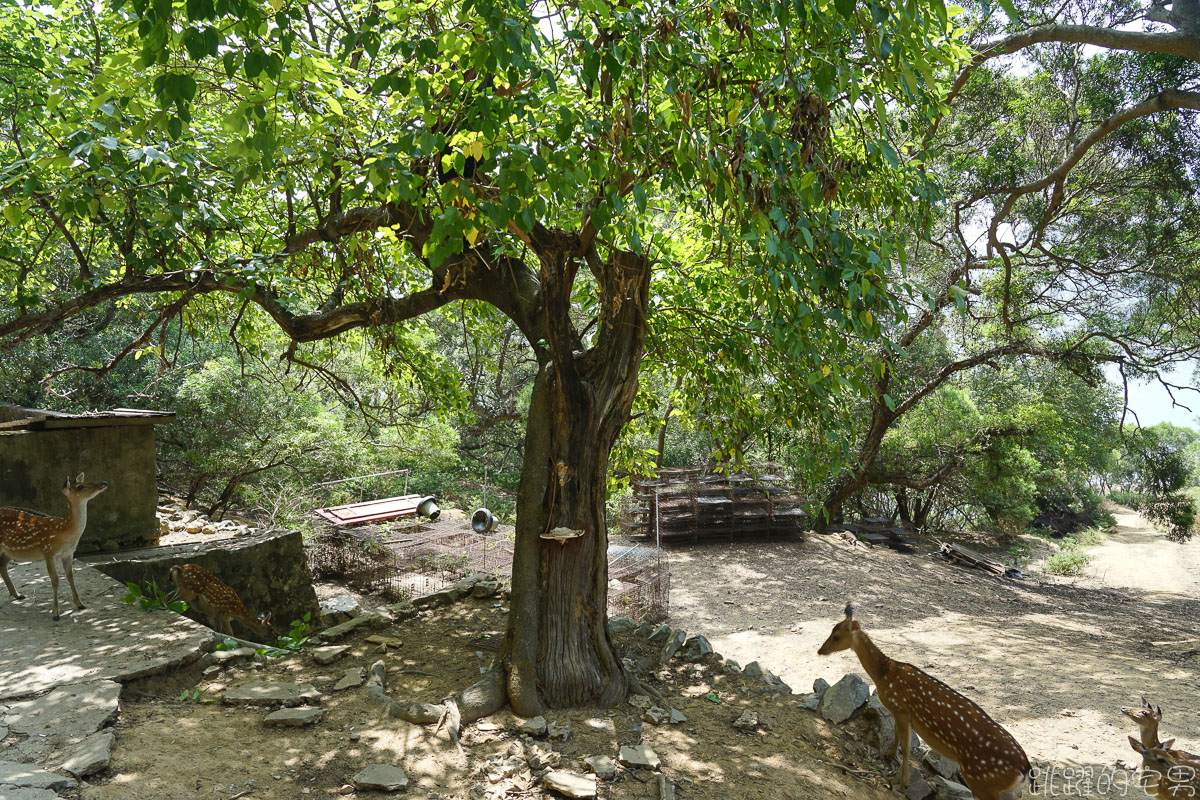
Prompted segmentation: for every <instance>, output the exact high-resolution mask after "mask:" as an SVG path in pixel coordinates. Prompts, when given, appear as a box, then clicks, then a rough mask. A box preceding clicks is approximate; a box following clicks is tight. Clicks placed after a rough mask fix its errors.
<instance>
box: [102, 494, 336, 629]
mask: <svg viewBox="0 0 1200 800" xmlns="http://www.w3.org/2000/svg"><path fill="white" fill-rule="evenodd" d="M101 497H103V495H101ZM84 560H85V561H87V562H88V563H89V564H92V565H93V566H95V567H96V568H97V569H99V570H100V571H101V572H103V573H104V574H105V575H108V576H109V577H110V578H114V579H116V580H118V581H121V582H122V583H124V582H126V581H133V582H134V583H136V584H138V585H139V586H143V587H144V586H146V585H147V584H149V582H150V580H151V579H154V581H156V582H157V583H158V586H159V588H160V589H163V590H164V591H170V590H174V588H175V587H174V584H172V583H171V567H173V566H175V565H176V564H199V565H200V566H202V567H204V568H205V569H206V570H208V571H209V572H211V573H213V574H214V575H216V576H217V577H218V578H220V579H221V580H222V581H223V582H224V583H226V584H228V585H229V586H231V587H233V590H234V591H235V592H237V593H238V596H239V597H240V598H242V602H243V603H245V604H246V607H247V608H248V609H250V611H251V613H253V614H255V615H258V614H260V613H262V612H264V611H269V612H271V623H272V626H273V627H274V628H275V631H276V632H277V633H287V631H288V625H289V624H290V623H291V621H292V620H297V619H301V618H302V617H303V616H304V614H305V613H306V612H311V613H312V618H313V620H316V619H317V618H318V617H319V616H320V614H321V608H320V604H319V603H318V601H317V593H316V592H315V591H314V590H313V586H312V574H311V573H310V572H309V569H308V558H307V556H306V555H305V553H304V542H303V540H302V539H301V537H300V532H299V531H266V532H264V533H259V534H253V535H249V536H237V537H234V538H231V539H219V540H217V541H214V542H204V543H203V544H186V545H175V546H172V547H155V548H150V549H146V550H136V551H131V552H124V553H119V554H112V555H99V556H92V557H89V558H87V559H84ZM188 616H189V617H192V618H193V619H195V620H197V621H199V622H201V623H203V624H205V625H209V626H211V625H213V624H214V623H213V621H212V620H210V619H208V618H207V617H206V616H204V615H203V614H200V613H198V612H195V611H188ZM233 633H234V635H235V636H243V637H247V638H250V639H253V638H254V636H253V634H251V633H250V632H249V631H247V630H246V629H245V628H243V627H242V626H241V624H240V623H238V622H234V623H233Z"/></svg>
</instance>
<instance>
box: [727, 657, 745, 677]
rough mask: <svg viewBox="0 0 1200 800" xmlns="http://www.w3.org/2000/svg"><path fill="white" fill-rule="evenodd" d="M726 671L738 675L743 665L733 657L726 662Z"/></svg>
mask: <svg viewBox="0 0 1200 800" xmlns="http://www.w3.org/2000/svg"><path fill="white" fill-rule="evenodd" d="M725 671H726V672H728V673H729V674H730V675H736V674H738V673H739V672H741V671H742V665H741V664H739V663H738V662H737V661H735V660H734V659H732V658H731V659H729V660H727V661H726V662H725Z"/></svg>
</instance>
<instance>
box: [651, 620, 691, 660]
mask: <svg viewBox="0 0 1200 800" xmlns="http://www.w3.org/2000/svg"><path fill="white" fill-rule="evenodd" d="M685 641H687V631H685V630H683V629H682V628H677V629H676V630H673V631H671V635H670V636H668V637H667V643H666V644H664V645H663V649H662V652H661V653H659V655H658V661H659V663H660V664H665V663H667V662H668V661H670V660H671V659H672V658H674V657H675V654H676V653H678V652H679V648H681V647H683V643H684V642H685Z"/></svg>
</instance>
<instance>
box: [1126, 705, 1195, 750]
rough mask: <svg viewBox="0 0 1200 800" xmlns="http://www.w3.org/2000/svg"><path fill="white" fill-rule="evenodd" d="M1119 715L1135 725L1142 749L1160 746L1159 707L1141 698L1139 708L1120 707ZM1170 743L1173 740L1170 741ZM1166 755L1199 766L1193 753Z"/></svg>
mask: <svg viewBox="0 0 1200 800" xmlns="http://www.w3.org/2000/svg"><path fill="white" fill-rule="evenodd" d="M1121 713H1122V714H1124V715H1125V716H1127V717H1129V718H1130V719H1131V720H1133V721H1134V722H1136V723H1137V726H1138V730H1139V731H1140V738H1141V741H1142V746H1143V747H1145V748H1155V747H1158V746H1159V744H1161V741H1160V740H1159V738H1158V724H1159V723H1160V722H1162V708H1161V707H1160V706H1152V705H1150V703H1149V702H1147V700H1146V698H1145V697H1143V698H1142V705H1141V706H1140V707H1138V708H1130V707H1128V706H1121ZM1171 741H1175V740H1174V739H1172V740H1171ZM1168 755H1170V756H1172V757H1173V758H1175V759H1177V760H1179V761H1187V762H1194V763H1195V764H1196V765H1198V766H1200V756H1198V755H1196V754H1195V753H1189V752H1187V751H1186V750H1171V751H1170V752H1169V753H1168Z"/></svg>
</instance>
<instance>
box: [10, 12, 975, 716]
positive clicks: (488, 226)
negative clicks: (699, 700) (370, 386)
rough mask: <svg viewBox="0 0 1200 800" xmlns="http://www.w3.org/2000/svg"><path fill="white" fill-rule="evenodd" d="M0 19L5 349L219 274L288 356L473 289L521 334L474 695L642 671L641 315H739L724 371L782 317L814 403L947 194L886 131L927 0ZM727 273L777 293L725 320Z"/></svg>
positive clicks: (617, 691)
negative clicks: (637, 440)
mask: <svg viewBox="0 0 1200 800" xmlns="http://www.w3.org/2000/svg"><path fill="white" fill-rule="evenodd" d="M0 24H2V25H3V31H2V33H3V36H0V42H3V44H2V45H0V46H2V47H3V49H4V50H3V54H2V58H3V64H4V73H5V79H4V80H3V82H0V111H2V113H3V115H4V117H5V119H6V122H7V124H6V125H5V126H3V133H2V134H0V136H2V137H3V138H2V140H0V148H2V152H3V167H2V168H0V187H3V189H2V190H0V191H2V192H3V202H4V208H3V214H4V219H5V220H6V223H7V224H6V230H5V236H4V237H3V242H2V243H0V270H2V275H3V280H4V287H5V291H6V295H7V298H6V299H7V300H8V304H7V307H6V308H5V309H4V310H3V311H0V314H2V315H3V316H2V317H0V340H3V341H4V346H5V347H6V348H11V347H13V346H14V345H17V344H19V343H20V342H22V341H24V340H26V339H28V338H29V337H32V336H36V335H38V334H42V333H45V332H47V331H52V330H54V329H55V327H56V326H58V325H60V324H62V323H63V322H64V321H65V320H67V319H69V318H71V317H72V316H75V315H78V314H80V313H84V312H86V311H87V310H88V309H92V308H96V307H99V306H102V305H103V304H105V303H108V302H112V301H124V300H126V299H128V298H132V297H136V296H157V297H160V298H161V304H160V305H156V306H155V308H154V309H153V311H152V312H151V314H150V317H149V319H148V321H147V324H148V330H151V329H157V328H159V327H161V326H162V325H163V324H165V323H166V322H169V321H170V320H172V319H174V318H175V317H176V316H178V315H179V313H180V312H181V310H182V309H183V308H185V307H186V306H187V305H188V304H190V303H192V302H194V301H196V299H197V298H201V297H204V296H221V297H225V298H226V299H227V300H228V301H229V306H228V308H229V311H228V319H229V320H231V328H232V330H233V331H234V333H235V334H236V333H237V331H238V330H239V329H240V327H241V326H242V325H243V324H257V319H258V318H257V315H253V314H252V313H251V311H250V310H249V309H250V307H257V308H258V309H261V311H262V312H263V313H264V314H265V315H267V316H268V317H269V318H270V319H271V321H272V322H273V323H274V324H275V325H276V326H278V328H279V329H280V330H281V331H282V332H283V333H284V335H285V336H286V337H287V338H288V340H289V344H288V346H287V349H286V350H285V356H286V357H287V358H289V359H291V360H293V361H305V362H310V361H311V360H312V358H311V353H312V352H313V349H314V348H316V347H318V345H315V344H313V343H316V342H320V341H322V340H326V339H330V338H333V337H337V336H342V335H345V334H347V332H351V331H355V330H362V331H364V332H366V334H367V335H369V336H371V337H372V338H373V339H374V340H375V341H376V342H377V344H378V345H379V346H380V347H382V348H384V349H385V350H386V351H387V352H388V353H389V356H390V358H393V359H398V360H400V361H401V362H404V363H408V362H410V361H413V360H416V359H417V358H418V357H419V356H420V354H421V353H423V352H426V351H425V350H424V349H423V342H422V337H420V336H415V335H414V330H419V328H414V326H413V324H412V322H411V321H413V320H417V319H418V318H420V317H422V316H423V315H426V314H430V313H432V312H434V311H435V310H437V309H439V308H443V307H445V306H448V305H450V304H452V303H457V302H460V301H476V302H482V303H486V304H489V305H491V306H492V307H494V308H495V309H496V311H498V312H499V313H500V314H501V315H503V317H504V318H506V320H507V322H506V323H505V324H511V325H512V326H514V327H515V328H516V330H519V331H520V333H521V335H522V336H523V337H524V338H525V340H526V341H527V342H528V344H529V346H530V348H531V349H532V352H533V358H534V359H535V361H536V364H537V369H536V374H535V376H534V378H533V382H532V389H531V392H530V397H529V406H528V409H529V410H528V416H527V423H526V429H525V439H524V446H523V462H522V471H521V479H520V487H519V494H518V501H517V533H516V555H515V558H514V563H513V588H512V602H511V612H510V615H509V619H508V624H507V630H506V635H505V638H504V645H503V647H502V650H501V652H500V654H499V656H498V658H497V660H496V662H495V665H494V668H493V670H492V671H491V672H490V673H489V674H488V675H486V676H485V677H484V678H483V679H482V680H481V681H480V683H479V684H477V685H476V686H475V687H472V688H471V689H469V690H466V691H464V692H462V693H460V694H459V695H457V696H456V698H455V699H453V700H451V701H448V702H449V703H450V705H451V706H454V707H456V708H458V709H460V710H461V712H462V714H461V716H462V718H463V719H465V720H470V719H474V718H477V717H478V716H480V715H482V714H485V713H488V712H489V711H491V710H493V709H495V708H497V707H498V706H499V705H500V704H502V703H503V702H504V701H505V700H508V701H509V702H511V704H512V706H513V708H514V710H515V711H516V712H517V713H518V714H522V715H525V716H530V715H534V714H536V713H539V712H540V711H541V710H542V709H543V708H544V707H546V706H574V705H581V704H592V703H597V704H600V705H611V704H613V703H615V702H617V701H618V700H620V699H621V698H622V697H623V696H624V695H625V693H626V691H627V687H628V685H629V681H630V680H631V678H630V676H628V675H627V674H626V673H625V670H624V669H623V667H622V666H621V664H620V663H619V661H618V660H617V658H616V655H615V653H614V651H613V648H612V646H611V644H610V642H609V640H608V635H607V630H606V627H605V619H604V617H605V605H606V602H605V601H606V584H607V576H606V551H607V541H606V536H607V530H606V520H605V516H604V511H605V508H604V499H605V480H606V476H607V467H608V460H609V452H610V449H611V448H612V445H613V443H614V442H615V440H616V438H617V436H618V435H619V433H620V432H621V429H622V427H623V426H624V424H625V423H626V421H627V420H628V419H629V417H630V409H631V406H632V404H633V402H634V396H635V393H636V387H637V378H638V372H639V369H640V367H641V362H642V358H643V353H644V348H645V342H646V336H647V332H648V330H649V325H650V319H651V317H652V316H654V317H657V316H658V315H664V316H665V315H668V314H673V313H676V312H677V313H678V314H679V315H680V316H681V317H683V318H688V319H692V323H691V324H695V320H696V319H702V320H703V322H702V325H701V327H703V328H705V329H706V331H708V335H706V336H703V337H698V339H699V340H700V341H703V342H711V341H714V337H713V335H712V332H713V331H715V330H721V329H723V328H725V327H730V328H731V330H730V331H729V332H728V333H727V334H726V335H725V336H724V337H723V338H721V339H720V342H721V343H722V344H723V347H722V349H721V350H720V351H719V352H717V353H715V354H714V357H713V358H712V359H711V363H712V364H713V369H706V370H705V371H704V374H703V379H704V385H707V386H724V387H732V386H735V385H736V380H735V377H734V372H735V370H734V369H733V368H734V367H736V366H739V365H740V366H742V367H746V368H754V367H759V366H761V365H762V363H763V362H767V361H769V359H770V356H769V355H768V354H765V353H759V352H757V350H756V348H757V347H758V346H759V345H769V346H770V347H771V349H772V350H774V351H777V352H788V353H792V354H793V355H794V356H795V358H796V360H798V361H804V360H806V359H808V360H809V361H810V362H811V363H810V368H809V369H805V370H803V372H802V373H801V374H803V375H807V377H806V378H804V384H803V385H804V388H803V390H802V391H800V392H795V393H794V395H795V397H796V398H797V399H798V403H797V405H796V407H797V408H801V409H822V408H826V407H830V406H833V405H836V404H835V403H831V402H830V401H831V398H833V397H837V396H838V395H841V394H844V393H845V392H847V391H852V390H853V389H854V387H855V386H856V385H862V384H863V380H862V376H863V375H865V374H870V369H871V367H870V365H869V364H863V363H862V362H863V358H862V353H863V352H864V349H863V348H862V347H856V346H852V344H851V343H852V342H853V341H855V340H860V339H862V340H871V339H874V338H875V337H877V336H878V335H879V333H880V332H881V324H882V323H883V322H885V321H886V320H888V319H889V318H891V317H892V315H893V314H894V313H896V311H897V310H898V307H899V306H898V300H897V298H896V297H895V296H894V295H893V294H892V293H891V291H889V286H888V284H887V281H886V277H887V275H888V274H889V271H890V270H889V264H890V262H891V260H892V259H893V258H894V257H895V256H896V253H897V250H896V246H895V243H894V240H893V237H892V232H893V230H895V229H896V228H897V227H898V226H900V225H902V224H904V223H905V221H906V220H907V218H908V216H909V212H910V210H916V211H920V210H921V207H920V203H918V204H917V206H915V207H914V206H913V199H914V198H917V199H918V200H922V199H926V200H927V199H928V197H929V194H928V193H929V189H928V186H927V184H926V181H925V177H924V175H923V173H922V171H921V169H920V165H919V164H913V163H902V162H901V159H900V157H899V156H898V153H899V152H901V151H904V150H905V149H906V144H905V143H906V142H907V141H908V140H909V139H911V137H912V132H913V131H914V130H918V129H920V128H922V127H923V125H914V123H916V122H917V121H920V120H929V119H931V117H932V114H933V113H934V112H935V111H936V108H937V104H938V98H939V97H940V95H941V88H940V86H939V83H938V81H939V75H944V74H945V73H946V71H947V70H948V69H949V68H950V67H952V65H953V64H954V63H955V62H956V58H957V56H958V55H959V53H960V52H961V51H960V50H959V48H957V46H956V45H954V43H953V41H952V40H951V38H950V34H951V32H952V30H953V27H952V23H951V22H950V20H949V18H948V13H947V10H946V9H945V7H944V6H942V4H941V3H940V2H938V0H932V2H929V3H928V4H926V3H911V4H906V5H905V6H904V7H903V8H900V7H893V6H890V5H887V4H881V3H878V4H877V3H866V4H854V3H845V2H837V3H835V4H834V5H833V6H827V5H825V4H823V3H812V4H795V3H767V2H731V3H725V4H720V5H717V6H712V5H706V6H694V7H691V6H685V7H677V6H662V7H660V6H657V5H651V4H640V3H639V4H629V5H625V4H610V3H608V2H604V1H603V0H589V1H588V2H584V3H579V4H569V5H562V6H557V5H553V4H547V5H535V6H525V5H523V4H519V3H511V2H497V1H496V0H454V1H452V2H434V3H422V4H409V3H406V2H386V3H385V2H380V3H376V4H371V5H367V6H362V5H358V6H345V7H344V6H341V5H339V4H338V3H337V2H335V1H334V0H331V2H328V3H320V4H312V3H303V4H302V3H293V2H288V0H283V2H279V0H275V2H273V3H260V2H255V1H254V0H186V2H179V3H175V2H172V1H171V0H153V2H149V1H148V0H133V2H131V3H126V4H123V5H121V6H120V7H117V6H114V5H109V4H97V5H87V6H79V7H76V6H70V7H68V6H63V7H62V8H60V9H55V10H49V9H46V8H45V7H42V6H38V7H18V8H17V9H16V10H13V11H11V12H8V13H6V15H5V16H4V17H3V20H2V23H0ZM891 114H900V115H903V116H905V118H906V119H908V120H909V122H908V123H907V124H905V125H904V126H903V128H899V129H897V128H889V127H888V126H887V117H888V116H889V115H891ZM906 131H907V132H906ZM864 220H870V221H871V222H872V225H871V226H870V227H868V226H866V225H863V224H862V222H863V221H864ZM877 220H883V223H882V224H876V221H877ZM63 271H69V274H70V278H69V279H68V280H63V281H59V280H55V279H52V277H51V276H55V275H61V274H62V273H63ZM681 286H682V288H684V289H686V291H687V293H686V295H685V297H683V298H682V300H680V299H673V297H672V294H671V293H673V292H678V291H680V290H681ZM735 305H736V306H739V307H746V306H747V305H748V306H751V307H754V308H756V309H761V310H762V311H763V313H762V314H760V315H757V316H758V321H756V323H755V325H754V326H753V327H751V326H741V325H737V324H736V322H735V323H734V324H733V325H729V320H736V319H737V317H732V316H726V315H725V314H724V313H720V312H723V311H724V309H725V308H726V307H730V306H735ZM706 308H707V309H711V310H713V311H715V312H718V313H716V314H715V315H714V316H711V317H692V316H690V315H689V314H688V313H687V312H689V311H694V310H697V309H699V310H703V309H706ZM478 319H479V321H480V322H481V323H483V322H485V321H487V317H486V316H485V315H480V317H479V318H478ZM676 329H682V325H681V324H680V323H676ZM473 334H474V335H475V336H479V337H489V336H494V335H495V334H494V329H491V330H489V329H480V330H477V331H474V332H473ZM738 348H743V349H738ZM688 352H690V353H693V354H696V355H695V357H696V358H697V362H696V363H699V361H698V359H699V354H701V353H702V350H701V349H700V348H696V347H693V348H691V349H690V350H689V351H688ZM763 371H764V372H769V370H767V369H764V370H763ZM731 394H732V392H731V391H730V390H729V389H728V388H726V396H730V395H731ZM564 530H565V531H569V532H571V535H570V538H567V539H565V540H557V539H553V538H543V536H544V535H546V536H548V535H549V534H550V533H551V532H553V531H559V532H562V531H564Z"/></svg>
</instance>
